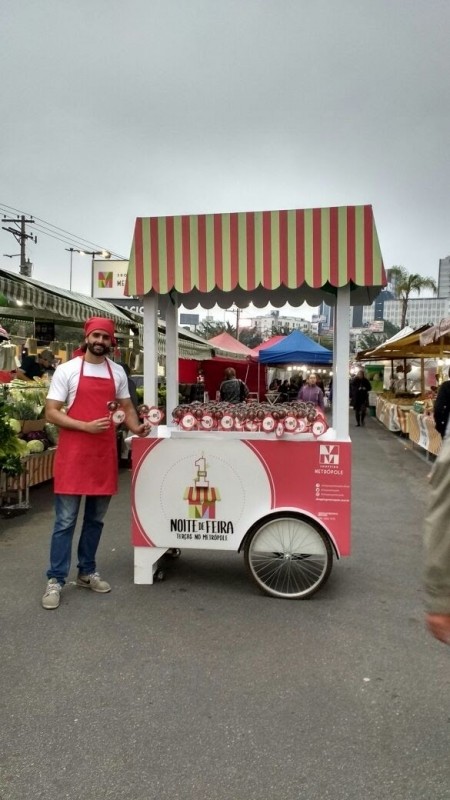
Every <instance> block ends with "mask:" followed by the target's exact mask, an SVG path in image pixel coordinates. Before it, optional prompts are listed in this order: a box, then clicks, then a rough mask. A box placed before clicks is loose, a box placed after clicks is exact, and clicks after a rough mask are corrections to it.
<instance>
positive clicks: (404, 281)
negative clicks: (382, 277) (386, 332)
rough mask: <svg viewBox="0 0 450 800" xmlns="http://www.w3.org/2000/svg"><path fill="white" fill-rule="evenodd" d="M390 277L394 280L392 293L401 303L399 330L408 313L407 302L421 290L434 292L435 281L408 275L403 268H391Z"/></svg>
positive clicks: (414, 274)
mask: <svg viewBox="0 0 450 800" xmlns="http://www.w3.org/2000/svg"><path fill="white" fill-rule="evenodd" d="M391 275H392V277H393V278H394V279H395V280H394V291H395V294H396V296H397V299H398V300H401V303H402V318H401V329H403V328H404V327H405V325H406V315H407V313H408V301H409V298H410V295H411V294H413V293H415V292H416V293H417V294H420V293H421V291H422V289H432V290H433V292H436V289H437V287H436V281H435V280H433V278H423V277H422V275H417V273H413V274H411V273H409V272H408V270H407V269H405V267H400V266H398V267H392V268H391Z"/></svg>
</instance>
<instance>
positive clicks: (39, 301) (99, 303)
mask: <svg viewBox="0 0 450 800" xmlns="http://www.w3.org/2000/svg"><path fill="white" fill-rule="evenodd" d="M0 294H3V295H4V296H5V297H6V299H7V300H9V301H12V302H16V303H18V304H20V306H21V307H24V308H30V309H32V310H33V312H36V316H42V317H47V318H51V319H54V320H55V321H59V322H60V323H61V324H66V325H69V324H70V322H75V323H77V322H78V323H83V322H84V321H85V320H86V319H88V318H89V317H92V316H99V317H107V318H108V319H112V320H113V321H114V324H115V326H116V328H117V330H118V331H121V330H122V331H128V330H129V328H130V326H134V325H138V326H139V323H141V322H142V318H141V317H140V316H139V315H137V314H133V313H132V312H127V313H124V312H122V311H120V309H118V308H117V307H116V306H114V305H112V303H107V302H105V301H104V300H99V299H94V298H92V297H87V296H86V295H83V294H78V293H76V292H68V291H65V290H64V289H61V287H59V286H50V285H49V284H46V283H41V282H40V281H35V280H33V279H31V278H27V277H23V276H22V275H17V274H16V273H14V272H9V271H8V270H4V269H0Z"/></svg>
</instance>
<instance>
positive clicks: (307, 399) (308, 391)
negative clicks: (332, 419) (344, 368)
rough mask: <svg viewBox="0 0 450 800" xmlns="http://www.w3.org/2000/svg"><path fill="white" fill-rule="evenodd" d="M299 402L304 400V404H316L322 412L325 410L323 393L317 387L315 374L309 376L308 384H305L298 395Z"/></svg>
mask: <svg viewBox="0 0 450 800" xmlns="http://www.w3.org/2000/svg"><path fill="white" fill-rule="evenodd" d="M298 400H302V401H303V402H304V403H314V405H315V406H317V407H318V408H320V409H321V410H322V411H324V410H325V403H324V400H323V392H322V389H320V388H319V387H318V386H317V375H316V373H315V372H311V373H310V374H309V375H308V378H307V381H306V383H304V384H303V386H302V388H301V389H300V391H299V393H298Z"/></svg>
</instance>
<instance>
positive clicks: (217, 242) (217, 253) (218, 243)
mask: <svg viewBox="0 0 450 800" xmlns="http://www.w3.org/2000/svg"><path fill="white" fill-rule="evenodd" d="M214 260H215V264H216V275H217V282H218V283H219V284H220V285H221V286H223V280H224V276H223V247H222V217H221V216H220V214H214Z"/></svg>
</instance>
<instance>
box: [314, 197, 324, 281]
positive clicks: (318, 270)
mask: <svg viewBox="0 0 450 800" xmlns="http://www.w3.org/2000/svg"><path fill="white" fill-rule="evenodd" d="M312 285H313V286H314V287H316V286H322V212H321V210H320V208H314V209H313V284H312Z"/></svg>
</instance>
